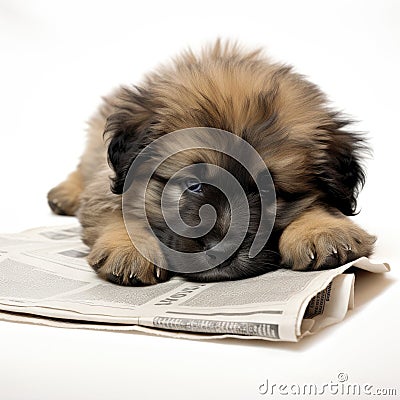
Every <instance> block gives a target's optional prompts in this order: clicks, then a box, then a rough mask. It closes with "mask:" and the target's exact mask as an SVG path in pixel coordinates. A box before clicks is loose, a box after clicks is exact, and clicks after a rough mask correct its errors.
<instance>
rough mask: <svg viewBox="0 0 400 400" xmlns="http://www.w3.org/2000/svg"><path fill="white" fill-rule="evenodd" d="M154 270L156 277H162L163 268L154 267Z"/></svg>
mask: <svg viewBox="0 0 400 400" xmlns="http://www.w3.org/2000/svg"><path fill="white" fill-rule="evenodd" d="M154 272H155V275H156V278H157V279H160V277H161V269H160V268H159V267H154Z"/></svg>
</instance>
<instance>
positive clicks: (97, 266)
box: [87, 237, 169, 286]
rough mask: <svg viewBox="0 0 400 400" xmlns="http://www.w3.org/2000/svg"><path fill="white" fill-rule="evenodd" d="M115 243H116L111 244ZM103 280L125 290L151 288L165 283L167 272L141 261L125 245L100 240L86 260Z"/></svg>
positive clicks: (101, 238)
mask: <svg viewBox="0 0 400 400" xmlns="http://www.w3.org/2000/svg"><path fill="white" fill-rule="evenodd" d="M115 239H116V240H115ZM87 260H88V262H89V265H90V266H91V267H92V268H93V269H94V270H95V271H96V272H97V273H98V274H99V275H100V276H101V277H102V278H104V279H106V280H108V281H110V282H113V283H116V284H118V285H125V286H141V285H151V284H155V283H158V282H163V281H166V280H167V279H168V277H169V276H168V271H167V270H165V269H161V268H159V267H157V266H155V265H154V264H152V263H151V262H150V261H149V260H147V259H146V258H145V257H143V256H142V255H141V254H140V253H139V252H138V251H137V250H136V248H135V247H134V246H133V245H132V243H131V242H130V241H129V242H127V241H126V240H125V241H121V240H118V238H114V240H107V237H106V238H105V237H100V238H99V239H98V240H97V242H96V243H95V244H94V246H93V248H92V250H91V252H90V253H89V255H88V258H87Z"/></svg>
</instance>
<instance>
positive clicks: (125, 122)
mask: <svg viewBox="0 0 400 400" xmlns="http://www.w3.org/2000/svg"><path fill="white" fill-rule="evenodd" d="M113 107H114V111H113V112H112V113H111V115H109V117H108V118H107V124H106V128H105V132H104V135H105V137H107V140H109V143H108V163H109V165H110V167H111V168H112V169H113V170H114V173H115V175H114V177H112V178H111V191H112V192H113V193H114V194H122V192H123V188H124V182H125V178H126V175H127V173H128V170H129V167H130V166H131V164H132V162H133V160H134V159H135V157H136V156H137V155H138V153H139V152H140V151H141V150H142V149H143V148H144V147H145V146H146V145H147V144H149V142H150V137H149V136H150V135H149V131H150V126H151V122H152V119H153V118H152V117H153V115H154V113H153V111H152V105H151V98H150V96H149V95H148V93H147V92H146V91H145V90H143V89H138V88H133V89H127V88H122V89H121V90H120V91H119V93H118V94H117V96H116V99H115V102H114V103H113Z"/></svg>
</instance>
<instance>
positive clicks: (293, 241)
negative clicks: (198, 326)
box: [48, 42, 375, 285]
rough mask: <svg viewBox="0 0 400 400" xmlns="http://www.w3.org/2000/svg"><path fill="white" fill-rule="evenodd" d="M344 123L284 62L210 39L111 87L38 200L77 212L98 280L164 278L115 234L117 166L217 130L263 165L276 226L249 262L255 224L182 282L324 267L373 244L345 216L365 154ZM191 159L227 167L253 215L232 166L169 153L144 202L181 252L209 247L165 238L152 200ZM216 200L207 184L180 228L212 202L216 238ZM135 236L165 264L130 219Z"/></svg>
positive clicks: (118, 223)
mask: <svg viewBox="0 0 400 400" xmlns="http://www.w3.org/2000/svg"><path fill="white" fill-rule="evenodd" d="M348 124H349V121H347V120H346V119H344V118H343V117H342V116H340V115H339V114H338V113H337V112H334V111H332V110H331V109H330V108H328V106H327V100H326V97H325V95H324V94H323V93H322V92H321V91H320V90H319V88H318V87H317V86H315V85H314V84H312V83H310V82H309V81H307V80H306V79H304V78H303V77H302V76H301V75H299V74H297V73H294V72H293V71H292V69H291V68H290V67H288V66H285V65H281V64H275V63H271V62H270V61H269V60H268V59H267V58H265V57H264V56H263V55H262V53H261V52H260V51H259V50H256V51H250V52H249V51H243V50H241V49H240V48H239V47H238V46H237V45H232V44H229V43H227V44H221V43H220V42H217V43H216V44H215V45H213V46H212V47H209V48H206V49H205V50H204V51H203V52H202V53H201V54H200V55H195V54H193V53H192V52H191V51H187V52H185V53H183V55H181V56H180V57H178V58H177V59H175V60H174V62H173V63H172V64H171V65H168V66H163V67H161V68H159V69H158V70H156V71H155V72H153V73H151V74H148V75H147V76H146V78H145V79H144V81H143V82H142V83H141V84H140V85H139V86H131V87H121V88H120V89H118V90H116V91H115V92H114V93H113V94H112V95H111V96H109V97H107V98H105V99H104V102H103V104H102V105H101V107H100V109H99V111H98V112H97V113H96V115H95V116H94V117H93V118H92V119H91V121H90V129H89V137H88V145H87V148H86V151H85V152H84V154H83V156H82V160H81V163H80V164H79V166H78V168H77V170H76V171H75V172H73V173H72V174H71V175H70V176H69V178H68V179H67V180H66V181H65V182H63V183H61V184H60V185H59V186H57V187H56V188H54V189H52V190H51V191H50V192H49V195H48V199H49V204H50V206H51V208H52V209H53V211H55V212H56V213H59V214H68V215H78V217H79V219H80V222H81V224H82V226H83V240H84V241H85V243H86V244H88V245H89V246H90V248H91V252H90V255H89V257H88V260H89V263H90V264H91V265H92V266H93V268H94V269H95V270H96V271H97V272H98V273H99V274H100V275H101V276H103V277H105V278H107V279H109V280H112V281H114V282H116V283H120V284H128V285H129V284H140V283H144V284H152V283H156V282H158V281H163V280H165V279H167V278H168V276H169V274H168V273H167V271H166V270H164V269H162V268H161V269H160V268H155V267H154V266H153V264H152V263H150V262H149V261H147V260H146V259H145V258H144V257H143V256H142V255H140V253H139V252H138V251H137V250H136V249H135V247H134V246H133V245H132V243H131V241H130V239H129V236H128V235H127V233H126V231H125V226H124V223H123V220H122V214H121V194H122V191H123V185H124V181H125V177H126V174H127V171H128V169H129V167H130V165H131V163H132V161H133V160H134V158H135V156H136V155H137V154H138V152H139V151H140V150H141V149H143V148H144V147H145V146H146V145H147V144H149V143H151V142H152V141H153V140H155V139H156V138H159V137H160V136H162V135H164V134H166V133H169V132H172V131H175V130H178V129H182V128H190V127H199V126H204V127H214V128H219V129H223V130H226V131H229V132H232V133H234V134H236V135H238V136H240V137H242V138H243V139H245V140H246V141H248V142H249V143H250V144H251V145H252V146H253V147H254V148H255V149H256V150H257V151H258V153H259V154H260V155H261V157H262V158H263V159H264V161H265V163H266V165H267V166H268V168H269V170H270V172H271V175H272V177H273V180H274V184H275V190H276V195H277V216H276V222H275V226H274V230H273V233H272V236H271V238H270V240H269V242H268V244H267V246H266V248H265V249H264V250H263V251H262V252H261V253H260V255H259V256H258V258H257V259H255V260H249V259H248V258H246V257H245V254H247V253H246V250H248V248H249V246H250V244H251V240H252V235H254V231H255V230H256V228H257V222H254V223H253V225H251V226H250V227H249V232H248V235H247V236H246V239H245V241H244V243H243V245H242V248H241V250H240V251H239V252H238V253H236V254H235V256H234V257H232V258H231V259H229V260H228V261H227V262H225V263H224V264H223V265H221V266H218V267H216V268H214V269H212V270H209V271H205V272H203V273H198V274H192V275H190V278H191V279H197V280H204V281H208V280H221V279H238V278H242V277H246V276H252V275H255V274H259V273H262V272H267V271H269V270H271V269H275V268H277V267H278V266H284V267H289V268H293V269H296V270H307V269H320V268H330V267H335V266H337V265H338V264H340V263H344V262H346V261H347V260H349V259H352V258H356V257H360V256H368V255H370V254H371V252H372V249H373V243H374V241H375V238H374V237H373V236H371V235H369V234H368V233H366V232H365V231H364V230H362V229H361V228H360V227H358V226H357V225H355V224H354V223H353V222H352V221H351V220H350V219H349V218H348V217H347V216H351V215H353V214H354V213H355V211H356V198H357V194H358V190H359V189H360V188H361V187H362V185H363V183H364V172H363V170H362V167H361V165H360V155H361V153H362V151H363V150H365V146H364V141H363V138H362V137H361V136H360V135H358V134H355V133H352V132H351V131H349V130H348V129H347V126H348ZM103 138H104V139H105V141H103ZM107 159H108V160H107ZM107 161H108V163H107ZM197 162H208V163H213V164H217V165H220V166H222V167H223V168H225V169H227V170H229V171H230V172H232V173H233V174H234V175H235V176H236V177H237V178H238V180H239V181H240V182H241V184H242V185H243V186H244V187H245V188H246V193H247V195H248V199H249V203H250V205H251V212H252V220H257V218H258V216H259V212H260V210H259V207H260V204H259V200H258V197H257V194H256V193H254V192H253V188H252V182H251V179H249V177H248V176H247V175H246V173H245V172H243V171H242V170H241V169H240V166H237V165H235V163H234V162H233V161H232V160H229V159H227V158H226V157H224V156H221V155H218V154H217V153H215V152H211V151H202V152H186V153H184V154H180V155H178V156H177V157H176V158H175V159H174V160H172V162H171V163H170V164H168V163H166V164H165V165H163V166H162V167H161V168H160V170H159V171H158V172H157V174H158V176H156V177H155V178H154V179H152V181H151V183H150V186H149V190H150V191H151V193H152V194H153V195H152V196H151V198H152V199H153V200H150V203H149V204H147V206H148V211H149V219H150V220H151V222H152V225H153V227H154V229H155V231H156V233H157V234H158V235H159V237H160V238H161V240H163V241H164V242H165V243H167V244H168V245H169V246H172V247H174V248H176V249H180V250H184V251H201V250H202V249H203V248H205V247H207V246H208V245H209V243H205V242H204V241H203V242H201V243H200V242H199V241H197V242H196V241H195V240H188V241H185V240H184V239H182V240H181V239H180V238H177V237H176V236H174V235H173V234H172V233H171V232H169V231H168V229H166V227H165V224H163V221H162V218H160V207H159V206H160V205H159V194H160V192H161V190H162V188H163V185H164V184H165V182H166V181H167V180H168V178H169V177H170V176H171V175H172V174H173V173H174V172H175V170H176V169H179V168H178V167H182V166H185V165H190V164H192V163H197ZM110 167H111V169H110ZM110 176H111V181H110V179H109V178H110ZM216 196H217V195H216V194H215V193H212V191H211V189H210V191H208V189H207V190H205V191H204V198H203V200H193V199H191V201H190V204H192V206H191V207H188V206H187V205H186V206H185V205H184V206H183V207H182V213H183V218H184V219H185V218H186V219H187V222H188V223H189V224H195V223H197V221H196V218H198V207H199V206H201V204H203V203H207V202H208V203H211V204H213V205H215V206H216V207H217V211H218V207H220V208H219V212H218V221H220V223H219V225H218V224H216V228H215V229H214V230H213V232H211V233H212V234H213V235H214V238H211V239H210V240H209V241H211V242H213V240H219V239H221V237H222V236H223V234H224V230H225V228H226V224H225V223H222V222H221V221H222V219H223V218H224V215H225V217H226V210H225V211H224V209H223V208H224V205H223V201H222V200H221V199H219V200H218V201H216V200H215V197H216ZM217 197H218V196H217ZM188 204H189V203H188ZM193 204H194V205H193ZM221 204H222V205H221ZM253 217H254V218H253ZM135 236H136V237H137V238H139V240H141V241H143V243H146V248H147V249H148V253H149V256H151V257H153V259H154V257H155V258H157V262H158V264H159V265H161V266H162V265H165V263H168V260H165V259H164V256H163V254H162V253H161V251H160V250H159V249H158V247H157V244H156V243H155V242H154V240H152V239H151V238H149V237H148V236H147V234H146V233H145V231H144V230H143V229H141V227H140V224H138V226H137V230H136V232H135ZM206 242H207V240H206Z"/></svg>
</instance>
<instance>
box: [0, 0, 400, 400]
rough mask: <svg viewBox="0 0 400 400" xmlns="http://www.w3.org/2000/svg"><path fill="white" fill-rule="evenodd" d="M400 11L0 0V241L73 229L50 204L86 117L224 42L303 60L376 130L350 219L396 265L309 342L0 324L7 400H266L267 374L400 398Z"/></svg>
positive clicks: (393, 6)
mask: <svg viewBox="0 0 400 400" xmlns="http://www.w3.org/2000/svg"><path fill="white" fill-rule="evenodd" d="M399 5H400V3H399V2H396V1H384V0H377V1H329V2H328V1H325V2H323V1H259V2H257V1H249V0H248V1H244V0H242V1H235V0H231V1H219V2H217V1H208V0H202V1H198V2H189V1H185V2H184V1H182V2H178V1H172V0H169V1H164V2H162V1H154V0H153V1H144V0H142V1H137V2H133V1H130V2H128V1H126V2H122V1H117V0H114V1H109V2H105V1H84V0H79V1H71V0H70V1H68V2H67V1H65V2H61V1H50V0H49V1H40V0H36V1H35V0H2V1H0V46H1V47H0V50H1V52H0V57H1V59H0V61H1V63H0V72H1V73H0V127H1V147H0V148H1V157H0V171H1V200H0V201H1V207H0V228H1V229H0V230H1V231H2V232H11V231H13V232H16V231H20V230H22V229H26V228H29V227H34V226H41V225H46V224H48V225H53V224H64V223H67V222H69V221H71V220H70V219H68V218H67V217H64V218H63V217H56V216H54V215H51V213H50V211H49V209H48V207H47V204H46V193H47V191H48V189H50V188H51V187H52V186H54V185H55V184H57V183H58V182H59V181H60V180H62V179H63V178H64V177H65V176H66V175H67V173H68V172H70V171H71V170H72V169H73V168H74V167H75V165H76V163H77V161H78V158H79V155H80V153H81V151H82V149H83V145H84V140H85V135H84V129H85V121H86V119H87V118H88V116H89V115H90V114H91V113H92V111H93V110H94V109H95V107H96V105H97V104H98V102H99V98H100V96H101V95H103V94H105V93H107V92H109V90H110V89H112V88H113V87H115V86H116V85H118V84H120V83H137V82H138V81H139V80H140V78H141V76H142V75H143V73H145V72H146V71H148V70H149V69H151V68H153V67H154V66H156V65H157V64H158V63H160V62H164V61H166V60H168V58H169V57H170V56H173V55H174V54H176V53H177V52H178V51H180V50H181V49H183V48H186V47H187V46H191V47H194V48H199V46H201V45H202V44H204V43H206V42H208V41H209V40H212V39H215V38H216V37H217V36H220V37H222V38H235V39H239V40H240V41H241V42H242V43H243V44H245V45H247V46H262V47H264V48H265V49H266V50H267V52H268V53H269V54H270V56H271V57H272V58H273V59H275V60H281V61H285V62H288V63H290V64H293V65H295V67H296V70H297V71H299V72H301V73H303V74H305V75H307V76H308V77H309V78H310V79H311V80H312V81H313V82H315V83H317V84H319V85H320V86H321V87H322V89H323V90H325V91H326V92H327V93H328V95H329V97H330V98H331V99H332V101H333V104H334V105H335V106H337V107H338V108H340V109H342V110H345V111H346V112H347V113H348V114H350V115H351V116H353V117H354V118H356V119H357V120H360V121H361V122H360V123H359V124H358V125H357V128H358V129H360V130H365V131H367V132H368V136H369V137H370V143H371V146H372V148H373V151H374V155H373V157H372V158H371V159H370V160H369V161H368V176H367V184H366V186H365V189H364V191H363V192H362V194H361V196H360V201H359V208H360V209H361V214H360V215H359V216H357V217H356V218H355V220H356V221H357V222H358V223H360V224H361V225H362V226H363V227H365V228H366V229H367V230H369V231H370V232H371V233H374V234H376V235H378V237H379V240H378V242H377V248H376V258H378V259H383V260H385V261H388V262H390V264H391V266H392V268H393V271H392V272H391V273H390V274H386V276H373V277H367V278H365V277H363V279H361V280H360V282H359V284H358V288H357V287H356V309H355V310H354V311H353V312H350V313H349V316H348V317H347V318H346V320H345V321H344V322H343V323H341V324H339V325H336V326H333V327H331V328H328V329H326V330H325V331H323V332H322V333H320V334H318V335H317V336H315V337H309V338H306V339H304V340H303V341H302V342H300V343H298V344H279V343H263V342H262V343H260V342H248V341H246V342H243V341H242V342H240V341H233V340H228V341H223V342H218V341H214V342H195V341H187V340H173V339H165V338H158V337H152V336H146V335H142V334H123V333H107V332H92V331H83V330H66V329H56V328H46V327H39V326H30V325H22V324H13V323H4V322H1V323H0V355H1V362H0V398H1V399H7V400H12V399H41V400H44V399H71V398H75V399H110V398H112V399H157V398H162V399H170V398H171V399H172V398H173V399H202V398H223V399H225V398H226V399H256V398H263V397H264V398H267V397H268V396H267V395H266V396H261V395H260V394H259V393H258V387H259V386H260V385H261V384H262V383H264V382H265V380H266V379H268V380H269V382H270V384H271V383H283V384H288V385H290V384H293V383H299V384H301V383H317V384H321V385H322V384H324V383H329V382H330V381H334V382H336V381H337V375H338V373H340V372H343V373H347V374H348V376H349V382H351V383H360V384H364V383H369V384H371V385H374V388H379V387H383V388H385V387H386V388H391V387H396V385H397V388H398V393H400V385H399V367H398V366H399V364H398V363H399V361H398V360H399V357H400V345H399V336H398V332H399V331H400V323H399V308H398V307H399V300H400V294H399V285H398V279H399V276H400V273H399V267H398V264H399V261H400V257H399V251H398V250H399V249H398V247H399V244H398V242H399V241H398V237H399V233H398V223H399V214H398V212H399V211H398V207H397V206H398V194H399V190H398V184H399V183H398V182H399V179H398V172H399V141H398V137H399V118H398V114H399V101H398V93H399V91H400V85H399V71H400V62H399V61H400V59H399V58H400V57H399V45H400V41H399V39H400V6H399ZM357 289H359V290H358V293H359V294H358V295H357ZM269 397H271V396H269ZM281 397H283V396H281ZM316 397H317V398H323V396H316ZM334 397H340V396H338V395H337V396H334ZM370 397H371V396H369V398H370ZM286 398H288V397H287V396H286ZM297 398H300V396H297ZM359 398H363V396H361V397H359Z"/></svg>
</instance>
